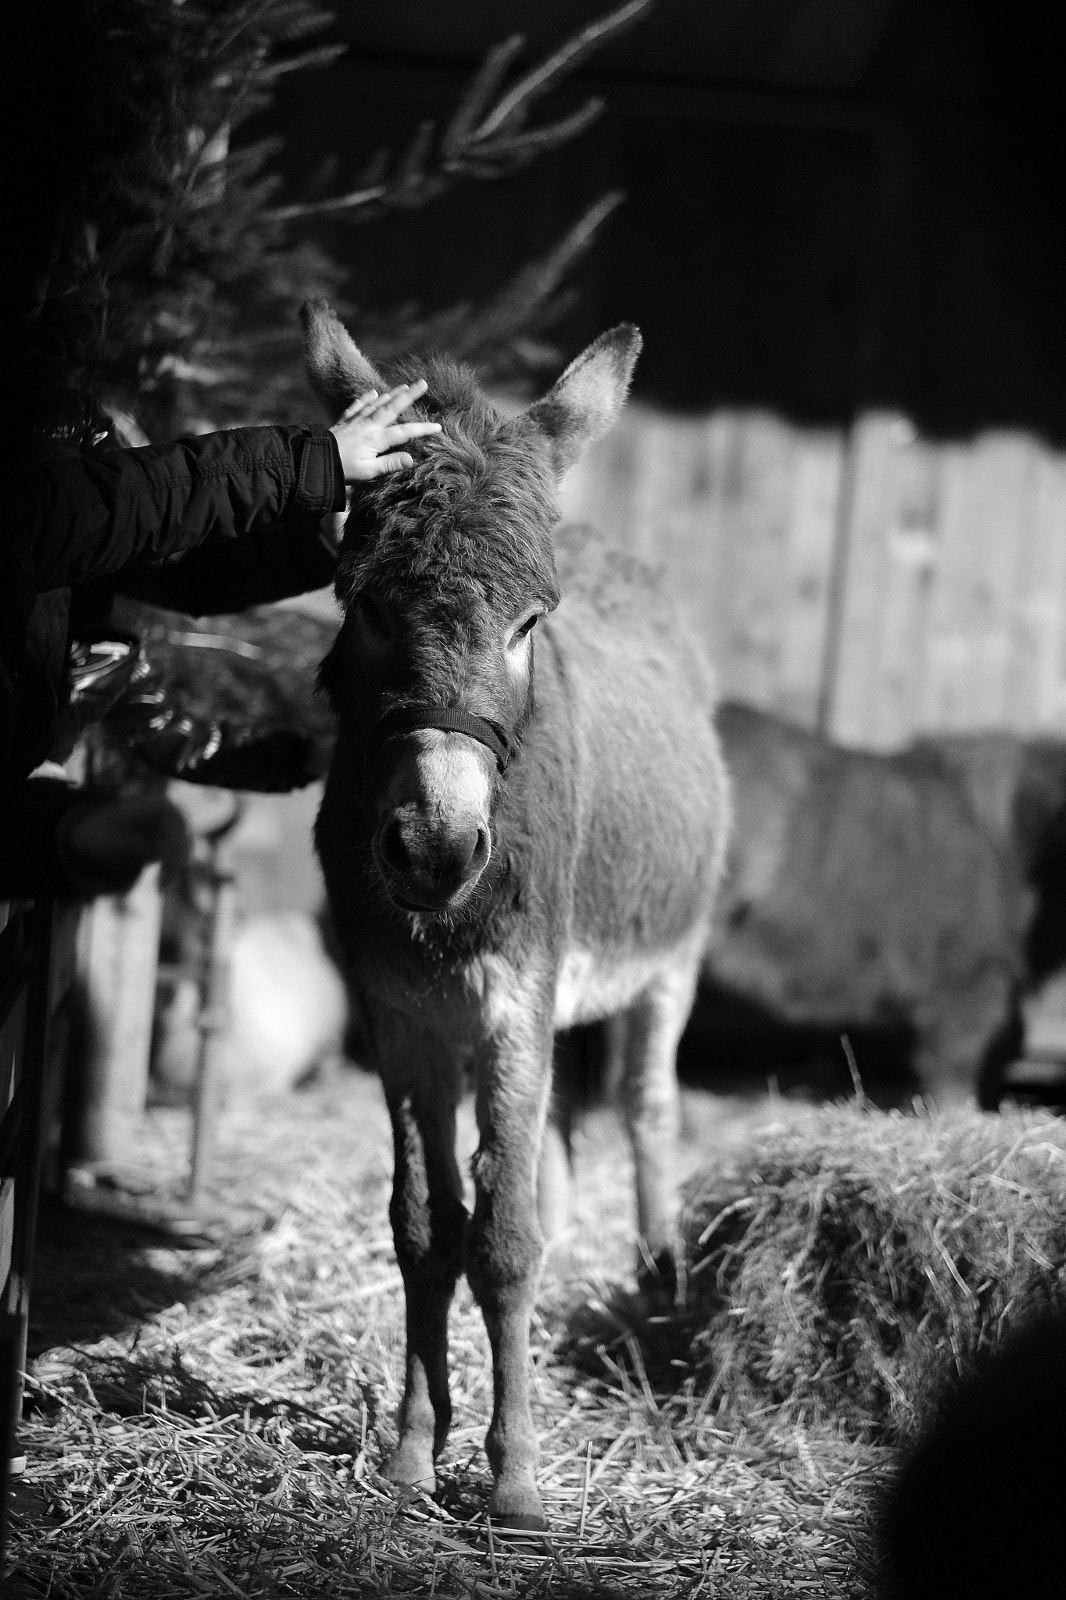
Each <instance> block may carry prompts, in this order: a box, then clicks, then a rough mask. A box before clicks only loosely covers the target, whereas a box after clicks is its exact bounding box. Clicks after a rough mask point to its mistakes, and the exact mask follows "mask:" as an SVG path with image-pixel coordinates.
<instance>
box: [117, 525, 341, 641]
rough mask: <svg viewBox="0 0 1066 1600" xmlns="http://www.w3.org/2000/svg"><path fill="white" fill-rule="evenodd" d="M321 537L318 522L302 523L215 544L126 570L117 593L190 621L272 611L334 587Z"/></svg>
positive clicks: (333, 565) (332, 561)
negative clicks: (291, 599)
mask: <svg viewBox="0 0 1066 1600" xmlns="http://www.w3.org/2000/svg"><path fill="white" fill-rule="evenodd" d="M317 535H318V525H317V522H316V521H315V520H313V519H309V518H303V517H301V518H298V519H296V520H294V521H292V522H286V523H284V524H281V525H279V526H277V527H273V528H266V529H264V530H263V532H262V533H257V534H256V535H255V536H254V537H253V538H244V539H213V540H211V542H210V543H209V544H202V545H199V546H198V547H197V548H196V549H195V550H186V551H183V552H182V553H181V554H180V555H176V556H171V557H170V559H169V560H167V561H163V562H160V563H159V564H158V565H156V566H148V567H130V568H127V570H126V571H125V572H122V573H120V574H119V575H118V578H117V579H116V580H115V582H114V592H115V593H116V594H122V595H128V596H129V597H130V598H131V599H134V600H145V601H147V602H148V604H150V605H154V606H163V607H164V608H165V609H167V610H169V611H183V612H184V613H185V614H186V616H190V617H204V616H213V615H218V614H219V613H221V612H227V611H245V610H247V608H248V607H249V606H264V605H271V604H272V603H273V602H274V601H275V600H286V599H288V598H289V596H290V595H297V594H307V593H308V592H309V591H310V590H312V589H323V588H325V586H326V584H328V583H332V582H333V579H334V576H335V574H336V570H337V560H336V556H335V555H334V554H333V553H332V551H330V550H329V549H328V548H327V546H326V545H325V544H324V543H323V542H322V540H320V539H319V538H318V536H317Z"/></svg>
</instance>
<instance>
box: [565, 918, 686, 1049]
mask: <svg viewBox="0 0 1066 1600" xmlns="http://www.w3.org/2000/svg"><path fill="white" fill-rule="evenodd" d="M703 944H704V935H703V931H702V930H700V932H699V934H698V935H690V936H689V937H688V938H687V939H686V940H685V941H684V942H683V943H682V944H677V945H674V946H672V947H671V948H669V949H665V950H658V951H654V952H649V951H647V950H642V951H640V952H639V953H636V954H632V955H620V954H618V953H617V952H612V951H598V950H585V949H580V948H573V949H571V950H568V951H567V953H566V956H565V957H564V960H563V965H562V970H561V972H560V974H559V983H558V986H557V988H556V991H555V1026H556V1028H570V1027H573V1026H574V1024H575V1023H578V1022H595V1021H596V1020H597V1019H598V1018H600V1017H609V1016H612V1015H613V1014H614V1013H615V1012H618V1011H623V1010H624V1009H625V1008H626V1007H627V1006H628V1005H630V1004H632V1002H633V1001H634V1000H635V999H636V998H637V996H638V995H641V994H645V993H646V992H647V991H648V989H650V988H652V987H653V986H654V985H656V984H658V983H662V982H664V981H671V980H675V981H676V979H677V978H678V977H681V976H683V977H685V978H688V977H689V975H690V974H692V973H693V972H694V970H695V968H696V966H697V965H698V963H699V960H700V957H701V955H702V952H703Z"/></svg>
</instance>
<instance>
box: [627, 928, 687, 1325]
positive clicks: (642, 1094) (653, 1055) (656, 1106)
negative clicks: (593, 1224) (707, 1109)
mask: <svg viewBox="0 0 1066 1600" xmlns="http://www.w3.org/2000/svg"><path fill="white" fill-rule="evenodd" d="M696 972H697V966H696V962H695V961H691V960H688V959H686V960H685V961H679V962H678V964H677V965H676V966H671V967H670V968H668V969H664V970H663V971H661V972H660V973H659V974H657V976H656V977H655V978H654V979H653V980H652V982H651V983H650V984H649V985H648V987H647V988H646V989H645V990H644V991H643V993H642V994H641V995H640V996H639V997H638V998H637V999H636V1000H635V1001H633V1003H632V1004H631V1005H630V1006H629V1007H628V1009H627V1010H626V1012H625V1013H624V1014H623V1016H622V1017H621V1018H619V1019H618V1021H617V1022H615V1023H614V1025H613V1028H612V1043H613V1046H614V1049H615V1051H616V1064H615V1072H616V1073H617V1076H618V1082H619V1089H620V1094H621V1102H622V1111H623V1115H624V1117H625V1122H626V1128H627V1130H628V1133H629V1138H630V1142H631V1144H632V1147H633V1162H634V1167H635V1175H636V1187H637V1230H638V1259H637V1277H638V1281H639V1282H640V1284H641V1287H642V1288H643V1289H644V1290H645V1292H648V1293H653V1294H654V1295H655V1297H656V1298H659V1297H660V1296H664V1295H665V1296H668V1297H670V1298H672V1297H673V1293H674V1289H675V1285H676V1279H677V1269H676V1263H675V1254H674V1250H675V1232H676V1219H677V1140H678V1131H679V1126H680V1120H681V1118H680V1095H679V1093H678V1085H677V1046H678V1041H679V1040H680V1038H681V1034H682V1032H683V1030H684V1027H685V1023H686V1022H687V1021H688V1016H689V1012H690V1011H691V1009H692V997H693V995H694V993H695V988H696ZM613 1075H614V1074H612V1076H613Z"/></svg>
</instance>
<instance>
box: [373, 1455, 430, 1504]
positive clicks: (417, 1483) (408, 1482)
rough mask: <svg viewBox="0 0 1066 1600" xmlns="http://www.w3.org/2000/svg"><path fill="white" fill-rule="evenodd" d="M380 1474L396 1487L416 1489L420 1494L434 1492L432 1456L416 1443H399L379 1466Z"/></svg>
mask: <svg viewBox="0 0 1066 1600" xmlns="http://www.w3.org/2000/svg"><path fill="white" fill-rule="evenodd" d="M381 1476H382V1477H383V1478H386V1479H387V1480H388V1481H389V1483H394V1484H395V1485H396V1487H397V1488H398V1489H417V1490H419V1492H420V1493H422V1494H436V1492H437V1474H436V1473H435V1472H434V1470H433V1457H432V1456H431V1455H430V1453H429V1451H428V1450H423V1449H421V1448H420V1447H419V1446H418V1445H412V1444H400V1445H397V1447H396V1449H395V1450H394V1451H393V1452H392V1455H391V1456H389V1458H388V1460H387V1461H386V1462H385V1463H384V1464H383V1466H382V1468H381Z"/></svg>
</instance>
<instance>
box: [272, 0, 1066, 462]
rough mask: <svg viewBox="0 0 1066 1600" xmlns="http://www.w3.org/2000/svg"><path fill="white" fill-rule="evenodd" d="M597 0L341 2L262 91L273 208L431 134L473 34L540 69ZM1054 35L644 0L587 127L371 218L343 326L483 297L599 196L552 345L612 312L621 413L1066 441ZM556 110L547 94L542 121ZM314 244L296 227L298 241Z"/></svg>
mask: <svg viewBox="0 0 1066 1600" xmlns="http://www.w3.org/2000/svg"><path fill="white" fill-rule="evenodd" d="M602 11H603V8H602V6H600V5H599V4H597V3H595V0H581V3H580V5H578V6H575V5H573V4H569V3H566V4H564V3H562V0H544V3H540V4H535V5H534V4H528V3H515V4H509V5H508V6H506V7H504V8H487V7H485V6H484V5H483V4H480V3H478V0H468V3H457V4H449V5H447V6H440V7H433V8H426V7H424V6H421V5H419V4H417V3H413V0H396V3H394V4H391V5H389V6H388V7H367V6H361V5H360V6H345V7H342V8H341V9H340V10H339V12H338V15H337V19H336V22H335V24H334V29H333V33H334V36H335V37H336V38H337V39H339V40H343V41H344V42H346V43H347V44H348V45H349V47H350V48H349V50H348V53H347V54H346V55H345V56H343V57H342V58H341V59H339V60H338V61H337V62H336V63H334V64H332V65H330V66H328V67H326V68H325V69H323V70H322V71H321V72H319V73H318V74H317V75H316V81H315V82H314V87H313V91H312V90H309V87H308V82H307V81H303V82H297V81H295V80H294V81H293V82H291V83H290V84H289V85H286V84H285V82H284V80H282V82H281V84H280V87H279V98H278V104H277V108H276V112H275V113H274V115H275V117H276V119H277V123H278V126H284V128H285V129H286V132H287V134H288V149H287V152H286V156H285V166H286V176H287V180H288V192H287V198H293V199H296V198H312V197H314V196H315V195H320V194H323V193H325V192H338V189H339V190H340V191H341V192H343V188H344V187H345V185H346V176H345V174H346V171H351V170H357V169H358V167H359V165H360V164H361V163H362V161H363V160H364V159H365V157H366V155H367V154H368V153H369V152H370V151H372V150H373V149H374V148H375V147H376V146H378V145H393V146H397V145H402V143H403V141H404V140H405V139H406V138H407V137H409V135H410V133H411V130H412V129H413V127H414V126H415V125H416V124H417V122H418V121H419V120H420V119H422V118H425V117H439V118H446V117H447V115H448V114H449V112H450V110H451V109H452V108H453V107H454V105H455V103H456V101H457V99H458V97H459V95H460V93H461V91H462V89H463V87H464V85H465V84H466V83H467V82H468V81H469V79H470V77H471V75H472V72H473V70H474V69H475V67H476V66H477V64H478V63H479V62H480V60H481V59H482V57H483V55H484V53H485V49H486V41H487V40H492V41H494V40H496V39H497V38H500V37H503V36H504V35H505V34H506V33H509V32H511V31H515V30H518V31H521V32H523V33H524V34H526V36H527V38H528V41H529V44H528V50H529V53H530V54H531V55H532V54H535V53H537V52H540V53H543V52H544V51H545V50H546V49H548V48H550V47H551V46H552V45H553V44H555V43H557V42H559V41H560V40H561V39H562V38H563V37H564V36H566V35H567V34H568V33H569V32H572V31H573V30H574V29H575V27H576V25H577V24H579V23H581V22H585V21H589V20H592V19H593V18H595V17H597V16H598V15H600V14H601V13H602ZM1064 46H1066V17H1064V15H1063V13H1062V11H1061V8H1058V7H1055V6H1053V5H1050V4H1045V3H1043V0H1028V3H1022V4H1020V5H1008V4H1007V3H1006V0H972V3H970V4H967V5H965V6H960V5H957V4H954V3H952V0H874V3H870V4H864V5H855V4H853V3H852V0H803V3H799V4H797V3H795V0H758V3H756V4H752V3H751V0H715V3H713V4H708V3H706V0H659V3H658V4H657V5H655V6H654V7H653V8H652V9H651V11H650V12H649V13H648V14H647V15H646V16H645V17H643V18H641V19H640V20H639V21H638V22H637V23H636V24H635V25H634V26H633V27H631V28H630V29H629V30H628V31H627V32H625V33H624V34H623V35H622V36H621V37H619V38H617V39H615V40H613V41H610V42H608V44H607V45H605V46H604V47H603V48H602V49H601V50H599V51H597V52H596V53H595V54H594V56H593V57H592V58H591V59H590V60H589V61H587V62H586V63H585V64H584V65H583V66H582V67H579V69H578V71H577V74H576V76H575V78H574V79H573V80H572V81H571V84H570V88H569V90H568V91H566V92H564V93H563V94H562V95H561V97H560V99H559V101H558V104H559V106H560V107H561V110H562V111H565V109H566V106H567V104H568V103H569V102H572V103H573V104H574V105H576V104H577V103H578V102H579V101H580V99H581V98H582V97H584V96H585V95H587V93H588V92H589V91H590V90H593V91H595V92H597V93H602V94H603V96H604V97H605V100H606V107H605V110H604V113H603V115H602V117H601V118H600V119H599V121H598V122H596V123H595V124H594V125H593V127H592V128H591V129H590V130H589V131H587V132H586V133H585V134H584V135H582V136H581V137H580V138H579V139H578V140H577V141H575V142H574V143H573V144H569V145H567V146H566V147H565V148H564V149H563V150H561V151H557V152H555V153H553V154H549V155H548V156H546V157H543V158H541V159H540V160H538V161H536V162H535V163H533V165H532V166H530V167H529V168H527V169H526V170H525V171H524V172H522V173H520V174H518V175H517V176H516V177H514V178H512V179H511V180H509V181H508V182H507V183H506V184H505V185H499V186H495V187H493V186H482V185H470V184H467V185H459V186H457V187H456V188H454V189H453V190H452V191H451V192H450V193H449V194H447V195H445V196H444V197H443V198H442V199H441V200H440V201H439V202H438V203H436V204H435V205H434V206H432V207H430V208H428V209H427V210H426V211H424V212H419V213H418V214H417V215H409V216H407V217H404V216H402V215H395V214H394V215H393V216H392V218H391V219H390V220H389V221H388V222H387V223H384V224H382V225H379V226H377V227H376V228H375V237H374V246H373V249H372V250H366V251H365V252H364V251H362V250H361V243H362V240H361V235H360V230H359V229H358V228H344V226H343V225H337V224H335V225H334V227H333V229H332V235H331V242H332V243H334V245H335V246H336V247H337V248H338V252H339V253H343V254H345V255H347V257H348V258H349V259H350V261H351V281H350V287H351V293H352V298H353V300H354V301H355V302H356V304H357V305H359V306H364V307H375V308H377V307H382V308H384V307H390V306H393V305H395V304H397V303H401V302H404V301H407V300H418V301H421V302H422V303H423V304H424V305H427V306H430V307H432V306H445V305H449V304H451V303H453V302H455V301H459V300H470V299H474V300H476V299H477V298H479V297H482V296H485V295H487V294H488V293H489V292H490V291H491V290H492V289H493V288H495V287H497V286H498V285H499V283H500V282H501V281H502V280H503V279H504V278H505V277H506V276H507V275H508V273H509V272H510V271H513V270H515V269H516V268H517V267H518V266H519V265H520V264H521V263H522V262H523V261H525V260H527V259H529V258H530V257H532V256H535V255H536V254H538V253H539V252H541V251H542V250H543V249H544V247H545V242H546V241H548V240H553V239H556V238H558V237H559V236H560V235H561V234H562V233H563V232H564V230H565V229H566V227H567V226H568V225H569V224H570V223H571V222H572V221H573V220H574V218H575V217H576V216H577V215H578V214H579V213H580V211H581V209H582V208H583V207H584V206H586V205H588V204H590V203H591V202H592V201H593V200H595V199H596V198H597V197H598V196H599V195H600V194H602V193H604V192H605V191H607V190H610V189H614V188H620V189H622V190H624V192H625V194H626V196H627V202H626V204H625V205H624V206H622V207H621V208H620V210H619V211H618V212H617V213H616V214H615V216H614V217H613V218H611V220H610V221H609V222H608V224H607V225H606V231H605V233H604V234H603V235H602V237H601V240H600V242H599V244H598V245H597V246H596V247H595V248H594V250H593V252H592V255H591V258H590V259H589V260H588V261H587V262H586V263H585V265H584V266H583V268H582V270H581V271H580V273H579V275H578V279H577V282H578V287H579V289H580V300H579V303H578V304H577V305H576V306H575V308H574V310H573V312H572V313H571V315H570V317H569V318H568V320H567V322H566V324H565V326H564V327H562V328H561V329H560V330H559V343H560V346H561V347H563V348H565V349H576V348H579V347H580V345H581V344H582V343H583V342H584V341H585V340H587V339H588V338H590V337H592V336H594V334H595V333H596V332H598V331H599V330H600V329H601V328H603V327H605V326H609V325H610V324H611V323H613V322H616V321H619V320H622V319H624V318H628V319H630V320H633V321H636V322H637V323H638V324H639V325H640V327H641V328H642V330H643V332H644V336H645V353H644V356H643V359H642V362H641V366H640V369H639V374H638V378H637V392H638V394H642V395H644V396H646V397H648V398H650V399H652V400H654V401H656V402H658V403H660V404H662V405H665V406H669V407H698V408H707V407H710V406H713V405H716V404H720V403H725V402H728V403H732V404H741V405H759V406H767V407H773V408H775V409H776V410H778V411H780V412H782V413H784V414H786V415H788V416H790V417H792V418H793V419H795V420H798V421H812V422H832V421H838V420H842V419H847V418H848V417H850V416H852V415H853V414H854V413H855V412H856V411H858V410H860V409H862V408H865V407H871V406H890V407H897V408H901V409H903V410H905V411H907V412H908V413H909V414H910V415H911V416H913V417H914V419H915V420H916V422H917V423H918V424H919V426H920V427H921V428H922V430H923V432H925V433H927V434H933V435H941V436H943V435H949V436H965V435H967V434H969V433H971V432H972V431H973V430H975V429H978V428H981V427H987V426H989V425H1011V426H1018V427H1024V428H1026V429H1030V430H1032V431H1034V432H1036V433H1038V434H1041V435H1043V436H1045V437H1047V438H1048V439H1050V440H1060V439H1061V438H1062V437H1063V434H1064V430H1066V315H1064V309H1063V303H1062V288H1061V286H1062V283H1063V280H1064V276H1066V274H1064V270H1063V269H1064V266H1066V219H1064V210H1063V204H1062V195H1063V187H1064V176H1066V140H1064V138H1063V134H1064V131H1066V128H1064V113H1063V109H1062V107H1063V100H1062V94H1061V70H1062V61H1063V59H1064V53H1066V52H1064ZM567 96H569V101H568V99H567ZM320 225H321V224H320Z"/></svg>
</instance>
